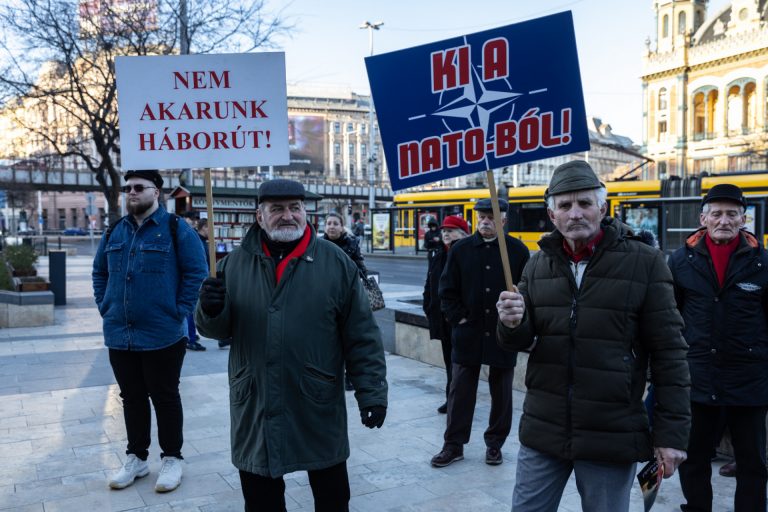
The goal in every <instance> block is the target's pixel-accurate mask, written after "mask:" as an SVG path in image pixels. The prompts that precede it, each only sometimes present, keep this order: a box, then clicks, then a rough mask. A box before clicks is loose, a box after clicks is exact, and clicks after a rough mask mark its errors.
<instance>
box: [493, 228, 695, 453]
mask: <svg viewBox="0 0 768 512" xmlns="http://www.w3.org/2000/svg"><path fill="white" fill-rule="evenodd" d="M602 228H603V230H604V237H603V240H602V241H601V242H600V243H599V244H598V246H597V248H596V251H595V253H594V255H593V256H592V258H591V259H590V261H589V263H588V265H587V267H586V270H585V272H584V275H583V277H582V282H581V287H580V288H579V289H577V288H576V281H575V279H574V277H573V272H572V271H571V268H570V263H569V260H568V258H567V257H566V255H565V252H564V251H563V249H562V244H563V236H562V235H561V234H560V233H559V232H553V233H551V234H549V235H547V236H545V237H543V238H542V240H541V241H540V242H539V246H540V247H541V251H539V252H538V253H536V254H535V255H534V256H533V257H532V258H531V260H530V261H529V262H528V264H527V265H526V267H525V270H524V271H523V277H522V280H521V281H520V284H519V289H520V293H521V294H522V295H523V297H524V298H525V304H526V314H525V317H524V318H523V323H522V324H521V325H520V326H518V327H517V328H516V329H509V328H507V327H506V326H504V325H503V324H501V323H499V329H498V336H499V343H500V344H501V345H502V346H503V347H505V348H507V349H509V350H524V349H526V348H529V347H531V345H532V344H533V342H534V337H536V338H537V343H536V345H535V346H534V347H533V349H532V350H531V352H530V355H529V359H528V371H527V374H526V377H525V382H526V385H527V387H528V393H527V395H526V397H525V404H524V406H523V416H522V418H521V420H520V442H521V443H522V444H524V445H525V446H528V447H530V448H533V449H535V450H539V451H541V452H544V453H547V454H550V455H555V456H557V457H562V458H565V459H571V460H595V461H604V462H633V461H642V460H648V459H650V458H651V457H652V455H653V449H652V448H653V447H654V446H658V447H664V448H676V449H679V450H686V449H687V447H688V432H689V429H690V403H689V390H690V377H689V374H688V364H687V361H686V349H687V345H686V343H685V341H684V340H683V337H682V335H681V330H682V327H683V322H682V319H681V317H680V314H679V313H678V311H677V308H676V307H675V299H674V295H673V288H672V275H671V273H670V272H669V268H667V265H666V263H665V262H664V256H663V255H662V253H661V252H660V251H659V250H657V249H654V248H652V247H649V246H648V245H645V244H644V243H642V242H640V241H639V240H637V239H635V237H634V236H633V235H632V232H631V231H630V229H629V227H628V226H626V225H624V224H622V223H620V222H618V221H616V220H614V219H612V218H610V217H607V218H605V219H604V220H603V222H602ZM648 362H650V365H651V375H652V381H653V384H654V386H655V388H656V399H657V405H656V407H655V413H654V414H655V415H654V431H653V437H652V436H651V433H650V432H649V429H648V417H647V414H646V410H645V407H644V406H643V401H642V398H643V392H644V390H645V384H646V369H647V365H648Z"/></svg>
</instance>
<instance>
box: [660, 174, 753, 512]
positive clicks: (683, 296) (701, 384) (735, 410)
mask: <svg viewBox="0 0 768 512" xmlns="http://www.w3.org/2000/svg"><path fill="white" fill-rule="evenodd" d="M701 205H702V206H701V214H700V215H699V221H700V223H701V228H699V229H698V230H697V231H696V232H694V233H693V234H692V235H690V236H689V237H688V239H687V240H686V243H685V246H684V247H681V248H680V249H678V250H677V251H676V252H675V253H674V254H673V255H672V256H671V257H670V259H669V266H670V268H671V269H672V275H673V276H674V279H675V296H676V298H677V307H678V308H679V309H680V312H681V313H682V315H683V319H684V320H685V330H684V331H683V335H684V336H685V339H686V340H687V341H688V344H689V345H690V349H689V350H688V364H689V365H690V370H691V383H692V389H691V412H692V420H693V421H692V425H691V442H690V445H689V448H688V460H687V461H686V462H685V463H684V464H683V465H682V466H680V484H681V486H682V489H683V495H684V496H685V499H686V501H687V503H686V504H685V505H682V506H681V507H680V508H681V509H682V510H684V511H686V512H711V511H712V483H711V478H712V461H711V456H712V445H713V441H714V440H715V439H716V436H717V424H718V418H719V416H720V414H721V412H722V411H723V409H724V412H725V417H726V422H727V425H728V429H729V430H730V432H731V441H732V443H733V451H734V455H735V459H736V494H735V497H734V510H735V512H748V511H749V512H757V511H762V512H765V510H766V482H768V471H766V468H765V443H766V441H765V437H766V436H765V416H766V410H767V409H768V253H766V251H765V249H763V247H762V246H761V245H760V242H759V241H758V240H757V239H756V238H755V236H754V235H752V234H751V233H749V232H748V231H746V230H745V229H744V223H745V221H746V217H745V215H744V212H745V209H746V207H747V201H746V199H745V198H744V195H743V194H742V191H741V189H740V188H739V187H737V186H736V185H731V184H722V185H715V186H714V187H712V188H711V189H710V190H709V192H707V195H706V196H705V197H704V199H703V200H702V202H701Z"/></svg>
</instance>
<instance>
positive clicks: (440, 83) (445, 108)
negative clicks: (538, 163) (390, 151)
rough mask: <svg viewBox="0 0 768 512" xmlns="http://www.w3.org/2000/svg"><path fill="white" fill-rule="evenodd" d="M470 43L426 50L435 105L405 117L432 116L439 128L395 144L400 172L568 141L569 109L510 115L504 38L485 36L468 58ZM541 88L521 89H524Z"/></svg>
mask: <svg viewBox="0 0 768 512" xmlns="http://www.w3.org/2000/svg"><path fill="white" fill-rule="evenodd" d="M471 55H472V47H471V46H470V45H469V44H468V43H467V38H466V37H465V38H464V44H463V45H462V46H458V47H455V48H449V49H445V50H439V51H435V52H432V53H431V55H430V60H431V75H430V76H431V80H432V84H431V87H432V93H433V94H436V95H437V108H436V109H435V110H434V111H432V112H430V113H425V114H419V115H415V116H412V117H409V118H408V121H409V122H419V120H421V119H437V120H439V123H440V125H441V126H442V128H443V129H444V130H442V129H441V130H437V131H440V132H442V134H441V135H439V136H432V137H426V138H424V139H422V140H419V141H408V142H404V143H401V144H399V145H398V148H397V149H398V151H397V155H398V164H399V174H400V178H401V179H402V178H408V177H414V176H417V175H422V174H424V173H428V172H434V171H440V170H444V169H451V168H456V167H459V166H460V165H463V164H477V163H479V162H481V161H483V160H485V162H486V168H489V166H488V158H489V157H490V158H493V159H499V158H504V157H509V156H512V155H515V154H518V153H526V152H531V151H535V150H538V149H542V148H552V147H556V146H563V145H567V144H568V143H570V142H571V135H570V132H571V109H570V108H564V109H562V110H561V111H559V112H557V113H555V112H544V113H540V112H539V110H540V109H539V108H529V109H528V110H527V111H525V112H524V113H523V114H522V115H521V116H518V118H517V119H515V102H516V100H518V99H519V98H520V97H521V96H523V95H524V94H525V92H515V91H514V88H513V87H512V84H511V83H510V81H509V42H508V40H507V39H506V38H504V37H497V38H494V39H490V40H487V41H485V42H484V43H483V44H482V49H481V51H480V52H479V53H478V57H479V59H480V63H473V62H471ZM545 92H547V89H546V88H542V89H537V90H532V91H527V94H528V95H536V94H541V93H545Z"/></svg>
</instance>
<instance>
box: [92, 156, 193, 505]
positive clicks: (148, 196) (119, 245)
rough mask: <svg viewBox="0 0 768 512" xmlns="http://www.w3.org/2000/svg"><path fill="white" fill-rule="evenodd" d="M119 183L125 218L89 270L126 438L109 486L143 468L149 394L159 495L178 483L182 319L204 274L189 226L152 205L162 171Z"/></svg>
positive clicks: (131, 175)
mask: <svg viewBox="0 0 768 512" xmlns="http://www.w3.org/2000/svg"><path fill="white" fill-rule="evenodd" d="M125 181H126V183H127V185H126V186H125V187H123V191H124V192H125V193H126V194H127V197H128V205H127V209H128V215H126V216H125V217H123V218H122V219H120V220H119V221H118V222H117V223H115V224H114V225H113V226H111V227H110V229H108V230H107V231H106V232H105V233H104V235H103V236H102V239H101V243H100V244H99V248H98V250H97V252H96V257H95V258H94V260H93V274H92V275H93V291H94V296H95V299H96V305H97V306H98V308H99V313H100V314H101V316H102V318H103V327H104V342H105V344H106V346H107V348H108V349H109V362H110V364H111V365H112V370H113V371H114V373H115V380H116V381H117V385H118V386H119V388H120V397H121V398H122V400H123V413H124V416H125V430H126V433H127V436H128V449H127V450H126V454H127V458H126V459H125V463H124V464H123V467H122V468H121V469H120V470H119V471H118V472H117V473H115V474H114V475H112V476H111V477H110V478H109V486H110V487H112V488H113V489H122V488H124V487H128V486H129V485H131V484H132V483H133V481H134V480H135V479H136V478H139V477H143V476H146V475H147V474H148V473H149V464H148V463H147V457H148V455H149V445H150V432H151V409H150V405H149V401H150V399H151V400H152V404H153V405H154V408H155V417H156V419H157V433H158V441H159V444H160V449H161V450H162V453H161V454H160V457H161V458H162V461H163V464H162V467H161V469H160V474H159V475H158V478H157V483H156V484H155V490H156V491H158V492H165V491H172V490H173V489H175V488H176V487H178V486H179V484H180V483H181V476H182V465H181V464H182V456H181V448H182V444H183V434H182V427H183V411H182V405H181V397H180V396H179V376H180V374H181V365H182V362H183V361H184V353H185V352H186V345H187V323H186V317H187V314H188V313H189V312H190V311H192V309H193V308H194V306H195V302H196V300H197V294H198V290H199V289H200V284H201V283H202V281H203V279H204V278H205V276H206V275H207V273H208V272H207V269H206V266H205V256H204V255H203V250H202V248H201V246H200V240H199V239H198V237H197V235H196V234H195V232H194V230H192V229H191V228H190V227H189V226H188V225H187V224H186V223H185V222H180V221H179V218H178V217H177V216H175V215H170V214H169V213H168V212H167V211H166V210H165V208H163V207H162V206H160V204H159V202H158V198H159V197H160V191H161V188H162V186H163V178H162V177H161V176H160V173H159V172H157V171H155V170H142V171H128V172H127V173H126V174H125Z"/></svg>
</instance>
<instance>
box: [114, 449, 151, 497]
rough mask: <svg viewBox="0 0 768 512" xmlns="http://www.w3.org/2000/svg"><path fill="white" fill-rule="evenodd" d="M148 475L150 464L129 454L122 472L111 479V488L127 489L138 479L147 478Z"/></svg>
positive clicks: (121, 469)
mask: <svg viewBox="0 0 768 512" xmlns="http://www.w3.org/2000/svg"><path fill="white" fill-rule="evenodd" d="M148 474H149V463H148V462H147V461H145V460H141V459H140V458H138V457H137V456H136V455H134V454H132V453H129V454H128V458H127V459H126V460H125V464H123V467H122V468H120V471H118V472H117V473H115V474H114V475H112V476H111V477H110V479H109V481H108V482H109V486H110V487H111V488H113V489H125V488H126V487H128V486H129V485H131V484H132V483H133V481H134V480H136V479H137V478H141V477H143V476H147V475H148Z"/></svg>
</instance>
